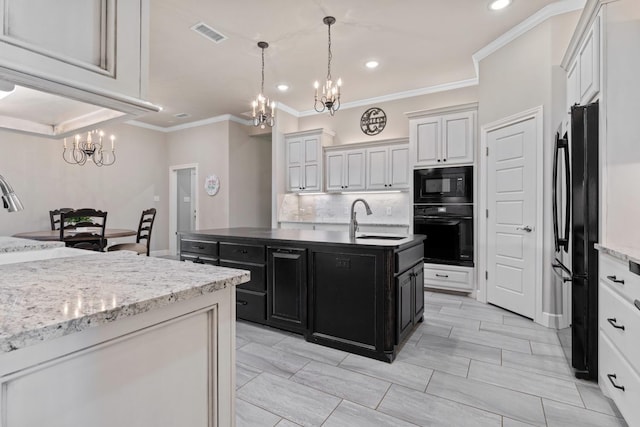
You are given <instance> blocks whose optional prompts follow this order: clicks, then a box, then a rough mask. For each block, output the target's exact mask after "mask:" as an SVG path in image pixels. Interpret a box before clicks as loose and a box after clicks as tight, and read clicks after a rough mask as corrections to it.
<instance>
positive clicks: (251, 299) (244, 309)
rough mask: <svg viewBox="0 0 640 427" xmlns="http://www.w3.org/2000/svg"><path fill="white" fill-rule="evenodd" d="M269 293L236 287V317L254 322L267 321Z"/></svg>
mask: <svg viewBox="0 0 640 427" xmlns="http://www.w3.org/2000/svg"><path fill="white" fill-rule="evenodd" d="M266 313H267V295H266V294H265V293H263V292H252V291H244V290H242V289H239V288H236V317H237V318H238V319H244V320H250V321H252V322H259V323H265V322H266V321H267V314H266Z"/></svg>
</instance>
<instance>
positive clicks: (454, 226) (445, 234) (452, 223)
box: [413, 166, 474, 267]
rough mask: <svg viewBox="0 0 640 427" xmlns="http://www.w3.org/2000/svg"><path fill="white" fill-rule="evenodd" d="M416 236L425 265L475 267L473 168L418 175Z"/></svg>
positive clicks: (419, 172) (432, 170)
mask: <svg viewBox="0 0 640 427" xmlns="http://www.w3.org/2000/svg"><path fill="white" fill-rule="evenodd" d="M413 182H414V197H413V201H414V205H413V233H414V234H424V235H425V236H427V240H426V241H425V242H424V262H426V263H432V264H449V265H459V266H465V267H473V265H474V262H473V166H459V167H446V168H430V169H416V170H415V171H414V177H413Z"/></svg>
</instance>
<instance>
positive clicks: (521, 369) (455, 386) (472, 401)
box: [236, 292, 626, 427]
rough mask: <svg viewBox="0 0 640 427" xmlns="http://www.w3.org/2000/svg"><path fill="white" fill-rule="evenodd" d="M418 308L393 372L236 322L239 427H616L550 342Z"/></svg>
mask: <svg viewBox="0 0 640 427" xmlns="http://www.w3.org/2000/svg"><path fill="white" fill-rule="evenodd" d="M425 300H426V302H427V308H426V312H425V316H424V318H425V321H424V323H423V324H421V325H420V326H419V327H418V328H417V329H416V330H415V331H414V332H413V334H412V335H411V337H410V338H409V340H408V341H407V343H406V344H405V345H404V347H403V348H402V350H401V351H400V353H399V354H398V357H397V359H396V361H395V362H394V363H392V364H387V363H384V362H379V361H376V360H372V359H368V358H364V357H360V356H356V355H353V354H349V353H345V352H342V351H339V350H334V349H331V348H327V347H322V346H318V345H315V344H311V343H307V342H305V341H304V339H303V338H302V337H300V336H297V335H294V334H290V333H286V332H282V331H278V330H275V329H271V328H266V327H261V326H258V325H254V324H251V323H247V322H241V321H240V322H238V324H237V334H236V335H237V350H238V351H237V365H236V366H237V384H236V386H237V398H236V420H237V425H238V427H245V426H251V427H259V426H278V427H286V426H332V427H334V426H339V427H359V426H362V427H375V426H447V427H450V426H465V427H466V426H504V427H507V426H514V427H515V426H528V425H534V426H558V427H571V426H580V427H587V426H594V427H595V426H597V427H606V426H626V423H625V422H624V420H623V419H622V418H620V414H619V412H618V411H617V409H616V408H615V405H614V404H613V403H612V402H611V401H610V400H609V399H607V398H606V397H604V396H603V395H602V393H601V392H600V390H599V389H598V387H597V384H595V383H593V382H587V381H582V380H578V379H576V378H575V377H573V375H572V372H571V370H570V368H569V366H568V364H567V362H566V360H565V358H564V357H563V355H562V348H561V347H560V341H559V340H558V337H557V334H556V333H555V331H553V330H550V329H547V328H544V327H542V326H539V325H536V324H534V323H533V322H531V321H529V320H528V319H524V318H522V317H519V316H516V315H514V314H512V313H510V312H507V311H505V310H502V309H500V308H497V307H494V306H491V305H485V304H482V303H478V302H477V301H475V300H473V299H471V298H468V297H464V296H458V295H451V294H442V293H434V292H426V293H425Z"/></svg>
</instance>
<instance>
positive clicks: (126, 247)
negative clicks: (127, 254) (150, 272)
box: [107, 208, 156, 256]
mask: <svg viewBox="0 0 640 427" xmlns="http://www.w3.org/2000/svg"><path fill="white" fill-rule="evenodd" d="M155 219H156V208H151V209H147V210H144V211H142V215H140V223H139V224H138V234H137V236H136V242H135V243H119V244H117V245H113V246H109V247H108V248H107V251H109V252H111V251H134V252H137V253H138V255H142V254H146V255H147V256H149V248H150V246H151V230H152V229H153V222H154V221H155ZM141 240H144V241H145V242H144V243H142V242H141Z"/></svg>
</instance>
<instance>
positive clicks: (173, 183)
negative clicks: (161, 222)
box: [169, 163, 200, 255]
mask: <svg viewBox="0 0 640 427" xmlns="http://www.w3.org/2000/svg"><path fill="white" fill-rule="evenodd" d="M181 169H193V170H194V171H195V177H194V180H195V183H196V185H195V191H194V194H193V195H192V197H193V199H194V206H195V221H194V223H195V228H196V230H197V229H198V228H200V224H199V223H200V215H199V214H198V213H199V212H200V205H199V200H198V185H197V184H198V164H197V163H189V164H184V165H174V166H169V253H170V254H171V255H177V253H178V247H177V240H176V230H177V227H176V222H177V220H178V206H177V202H176V198H177V193H178V185H177V178H178V174H177V171H178V170H181Z"/></svg>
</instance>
